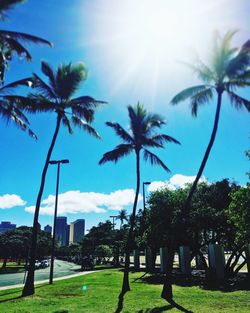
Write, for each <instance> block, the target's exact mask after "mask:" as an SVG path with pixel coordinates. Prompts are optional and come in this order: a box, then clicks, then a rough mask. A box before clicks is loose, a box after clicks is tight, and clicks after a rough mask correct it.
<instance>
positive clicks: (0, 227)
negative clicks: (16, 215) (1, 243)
mask: <svg viewBox="0 0 250 313" xmlns="http://www.w3.org/2000/svg"><path fill="white" fill-rule="evenodd" d="M15 228H16V224H11V222H1V224H0V233H4V232H6V231H7V230H10V229H15Z"/></svg>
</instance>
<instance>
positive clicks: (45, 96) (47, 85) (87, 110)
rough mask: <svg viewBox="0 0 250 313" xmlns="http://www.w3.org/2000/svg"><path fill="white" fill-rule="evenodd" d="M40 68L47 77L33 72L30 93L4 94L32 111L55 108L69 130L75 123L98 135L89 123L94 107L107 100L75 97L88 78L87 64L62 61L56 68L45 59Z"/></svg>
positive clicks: (19, 105) (49, 110)
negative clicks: (23, 95) (19, 94)
mask: <svg viewBox="0 0 250 313" xmlns="http://www.w3.org/2000/svg"><path fill="white" fill-rule="evenodd" d="M41 70H42V73H43V74H44V76H46V78H47V81H45V80H43V79H42V78H41V77H40V76H38V75H37V74H33V78H32V84H33V88H34V92H33V93H30V94H29V95H28V96H27V97H22V96H16V95H6V96H4V98H5V99H6V100H8V101H10V102H11V103H15V104H16V105H17V107H18V108H19V109H22V110H25V111H27V112H29V113H37V112H56V113H57V114H58V115H60V118H61V120H62V123H63V125H64V126H66V127H67V128H68V131H69V133H72V132H73V131H72V127H71V124H73V125H74V126H78V127H79V128H81V129H83V130H85V131H87V132H88V133H90V134H91V135H93V136H95V137H97V138H99V135H98V133H97V132H96V130H95V129H94V128H93V127H92V126H91V125H90V123H91V122H92V121H93V119H94V113H95V109H96V108H97V107H98V106H99V105H100V104H102V103H105V102H104V101H98V100H95V99H94V98H92V97H89V96H81V97H77V98H73V95H74V94H75V93H76V92H77V91H78V89H79V88H80V85H81V83H82V82H83V81H84V80H85V79H86V78H87V70H86V67H85V66H84V65H83V64H81V63H80V64H75V65H72V64H71V63H69V64H61V65H59V66H58V68H57V70H56V71H55V70H53V68H52V67H51V66H50V65H49V64H48V63H47V62H45V61H43V62H42V64H41Z"/></svg>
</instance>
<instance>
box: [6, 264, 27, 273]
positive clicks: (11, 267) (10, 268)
mask: <svg viewBox="0 0 250 313" xmlns="http://www.w3.org/2000/svg"><path fill="white" fill-rule="evenodd" d="M2 265H3V263H2V262H0V274H9V273H20V272H24V263H22V262H21V263H20V265H18V263H17V262H8V263H7V265H6V268H2Z"/></svg>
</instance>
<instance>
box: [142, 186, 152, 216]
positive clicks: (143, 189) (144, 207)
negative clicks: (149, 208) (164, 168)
mask: <svg viewBox="0 0 250 313" xmlns="http://www.w3.org/2000/svg"><path fill="white" fill-rule="evenodd" d="M150 184H151V182H150V181H144V182H143V183H142V192H143V211H144V212H145V209H146V201H145V185H150Z"/></svg>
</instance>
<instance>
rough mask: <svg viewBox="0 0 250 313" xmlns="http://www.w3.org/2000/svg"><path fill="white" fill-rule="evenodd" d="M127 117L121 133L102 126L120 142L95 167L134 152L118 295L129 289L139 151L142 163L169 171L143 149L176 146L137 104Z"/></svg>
mask: <svg viewBox="0 0 250 313" xmlns="http://www.w3.org/2000/svg"><path fill="white" fill-rule="evenodd" d="M128 114H129V127H130V129H129V131H127V130H125V129H124V128H123V127H122V126H121V125H120V124H119V123H114V122H107V123H106V125H107V126H109V127H111V128H112V129H113V130H114V131H115V133H116V135H118V137H120V138H121V139H122V143H121V144H119V145H118V146H116V147H115V148H114V149H113V150H111V151H109V152H106V153H105V154H104V155H103V157H102V158H101V160H100V161H99V164H104V163H106V162H110V161H111V162H115V163H116V162H117V161H118V160H119V159H120V158H122V157H124V156H127V155H129V154H130V153H132V152H134V153H135V156H136V191H135V199H134V204H133V211H132V215H131V219H130V228H129V233H128V240H127V244H126V247H125V252H126V256H125V268H124V275H123V284H122V292H121V293H122V294H125V293H126V291H129V290H130V287H129V263H130V260H129V254H130V250H131V245H132V241H133V229H134V223H135V216H136V207H137V201H138V196H139V190H140V157H141V152H142V151H143V156H144V160H145V161H149V162H150V163H151V164H152V165H155V164H156V165H160V166H161V167H162V168H163V169H164V170H166V171H167V172H169V169H168V167H167V166H166V165H165V164H164V163H163V161H162V160H160V159H159V157H158V156H156V155H155V154H154V153H152V152H150V151H149V150H148V149H147V148H164V143H165V142H174V143H177V144H179V141H177V140H176V139H174V138H173V137H170V136H168V135H165V134H158V133H156V129H159V128H161V127H162V126H163V125H164V124H165V123H164V121H163V119H162V117H161V116H159V115H157V114H151V113H148V112H147V111H146V109H145V108H144V106H143V105H142V104H140V103H137V105H135V106H134V107H132V106H128Z"/></svg>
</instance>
